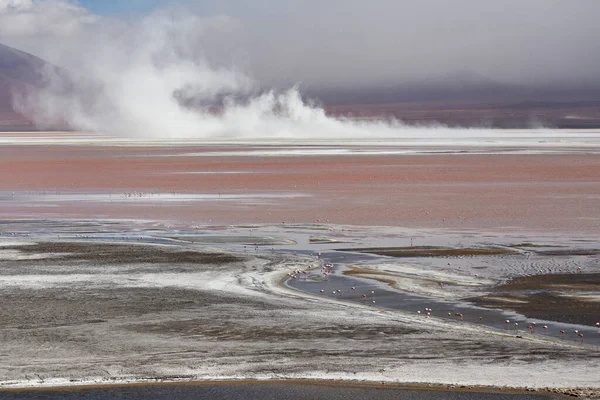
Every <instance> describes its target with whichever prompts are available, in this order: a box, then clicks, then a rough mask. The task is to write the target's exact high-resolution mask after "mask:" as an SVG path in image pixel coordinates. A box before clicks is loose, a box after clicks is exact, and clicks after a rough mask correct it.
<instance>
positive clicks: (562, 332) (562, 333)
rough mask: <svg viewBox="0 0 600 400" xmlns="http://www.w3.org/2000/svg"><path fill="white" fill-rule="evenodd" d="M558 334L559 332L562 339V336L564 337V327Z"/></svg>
mask: <svg viewBox="0 0 600 400" xmlns="http://www.w3.org/2000/svg"><path fill="white" fill-rule="evenodd" d="M560 334H561V336H562V338H563V339H564V338H565V330H564V329H561V330H560Z"/></svg>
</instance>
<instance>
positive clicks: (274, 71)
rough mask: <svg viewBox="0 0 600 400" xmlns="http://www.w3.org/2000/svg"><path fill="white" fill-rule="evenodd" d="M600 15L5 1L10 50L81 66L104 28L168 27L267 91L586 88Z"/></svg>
mask: <svg viewBox="0 0 600 400" xmlns="http://www.w3.org/2000/svg"><path fill="white" fill-rule="evenodd" d="M598 15H600V1H598V0H576V1H572V0H526V1H522V0H503V1H480V0H453V1H447V0H407V1H396V0H372V1H364V0H328V1H317V0H278V1H271V0H203V1H192V0H180V1H168V0H128V1H116V0H115V1H107V0H104V1H103V0H80V1H77V0H0V42H2V43H5V44H8V45H13V46H15V47H18V48H22V49H23V50H25V51H31V52H33V53H34V54H36V55H39V56H41V57H42V58H45V59H48V60H49V61H51V62H53V63H57V64H59V65H61V66H64V67H71V66H72V65H71V64H73V63H75V64H76V58H77V57H76V55H77V54H78V53H79V52H80V47H81V46H87V45H89V43H100V42H102V41H103V40H105V39H107V36H109V35H106V34H105V32H103V31H104V30H115V32H121V33H123V34H127V35H128V36H132V35H138V33H139V32H143V33H142V34H150V32H149V30H148V29H146V28H147V27H148V26H149V25H152V24H154V31H155V32H154V33H156V34H160V31H161V30H164V29H165V27H166V26H167V25H168V26H169V28H168V29H170V30H171V33H170V35H171V36H174V37H178V39H177V40H178V41H179V43H178V45H182V44H183V43H181V40H180V39H182V38H183V37H185V39H184V40H185V41H186V43H185V45H186V46H190V47H193V48H194V49H193V51H192V52H193V53H194V55H195V56H196V57H197V56H199V55H200V54H201V55H202V57H203V58H204V59H205V60H207V61H208V62H209V63H210V64H211V65H212V66H214V67H215V68H234V69H238V70H240V71H243V72H244V73H245V74H247V75H248V76H250V77H251V78H253V79H256V80H257V81H260V82H262V83H263V84H264V85H263V86H277V87H281V86H292V85H295V84H301V85H303V86H305V87H349V86H352V87H361V86H374V85H375V86H377V85H379V86H385V85H390V84H402V83H410V82H423V81H428V82H439V81H444V80H453V79H454V80H456V79H457V77H459V78H460V79H466V80H479V81H485V80H488V81H490V82H499V83H503V84H524V85H556V84H566V85H569V84H579V85H587V84H600V69H599V68H598V67H597V66H598V65H600V40H597V38H598V37H600V24H598V21H597V17H598ZM125 24H127V25H129V26H130V28H131V29H129V30H127V32H126V33H125V31H126V29H125V28H123V26H122V25H125ZM177 25H179V26H177ZM138 36H139V35H138ZM113 39H114V38H113ZM111 40H112V39H111ZM140 40H141V39H140ZM123 41H125V42H126V41H127V40H124V39H123ZM74 56H75V57H74ZM73 58H75V60H73Z"/></svg>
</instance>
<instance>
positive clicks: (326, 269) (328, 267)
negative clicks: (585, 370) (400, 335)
mask: <svg viewBox="0 0 600 400" xmlns="http://www.w3.org/2000/svg"><path fill="white" fill-rule="evenodd" d="M316 258H317V260H319V263H320V264H321V273H322V274H323V276H324V277H325V280H327V277H328V276H329V275H330V274H331V273H333V271H334V266H333V264H332V263H328V262H325V263H323V262H322V260H321V253H320V252H319V253H318V254H317V256H316ZM307 274H308V271H302V270H300V269H297V270H294V271H292V273H288V276H289V277H291V278H293V279H297V278H298V277H299V276H303V278H304V279H306V277H307ZM350 290H351V291H352V294H353V295H356V287H354V286H353V287H351V288H350ZM320 293H321V294H324V293H325V290H324V289H321V290H320ZM332 294H333V295H334V296H336V297H342V289H337V290H333V291H332ZM369 294H370V298H371V302H372V303H373V304H375V291H374V290H371V292H370V293H369ZM360 296H361V298H362V301H363V303H366V301H367V298H368V296H367V294H366V293H362V294H361V295H360ZM431 313H432V309H431V308H429V307H425V311H424V314H425V318H431ZM417 314H421V310H418V311H417ZM452 315H454V316H455V317H457V318H458V319H459V320H460V321H462V320H463V317H464V316H463V314H462V313H459V312H455V313H452V312H449V313H448V316H450V317H451V316H452ZM479 321H480V322H481V321H483V317H479ZM504 323H505V324H506V329H507V330H508V329H510V320H509V319H507V320H504ZM513 327H514V329H515V330H516V331H518V330H519V323H518V322H515V323H514V325H513ZM596 327H597V328H598V329H599V331H598V332H599V333H600V322H596ZM535 328H536V323H535V322H532V323H531V324H529V325H528V326H527V329H529V332H530V333H531V334H534V333H535ZM542 328H543V329H548V325H543V326H542ZM565 333H566V332H565V330H564V329H561V330H560V334H561V336H562V337H563V338H564V337H565ZM574 333H575V334H576V335H577V337H578V338H579V340H580V342H581V343H583V333H582V332H580V331H579V330H578V329H575V330H574Z"/></svg>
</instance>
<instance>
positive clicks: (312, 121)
mask: <svg viewBox="0 0 600 400" xmlns="http://www.w3.org/2000/svg"><path fill="white" fill-rule="evenodd" d="M23 21H28V23H27V26H29V27H30V28H28V29H21V30H19V29H20V28H18V27H19V26H20V25H21V24H22V23H23ZM0 26H1V27H2V28H0V40H3V39H4V38H7V39H10V44H19V43H21V44H23V45H24V47H25V50H30V48H33V47H35V46H36V45H37V46H39V44H40V43H42V44H43V47H38V48H37V49H38V52H37V53H38V54H39V55H40V56H42V57H45V58H49V59H50V61H53V62H55V63H57V64H59V65H60V66H61V67H64V68H65V70H56V69H48V70H47V71H45V74H46V76H47V78H48V85H47V87H46V88H44V89H43V90H41V91H40V92H30V93H20V94H19V95H18V96H15V105H16V107H17V108H18V109H19V110H20V111H22V112H23V113H25V114H26V115H27V116H29V117H30V118H32V119H33V120H34V121H35V122H36V123H38V124H39V125H41V126H43V125H47V124H52V123H56V122H57V121H64V122H67V123H68V124H69V125H70V126H72V127H73V128H76V129H80V130H86V131H97V132H103V133H112V134H116V135H123V136H135V137H159V138H160V137H173V138H185V137H189V138H261V137H262V138H264V137H294V138H300V137H357V138H368V137H411V136H415V134H416V131H417V130H416V129H415V128H407V127H403V126H402V124H400V123H398V122H356V121H348V120H337V119H333V118H330V117H328V116H326V115H325V112H324V111H323V109H321V108H319V107H315V106H312V105H309V104H307V103H305V102H304V101H303V100H302V99H301V96H300V94H299V92H298V90H297V88H295V87H293V88H291V89H289V90H287V91H283V92H281V91H268V92H259V91H258V87H259V85H258V84H257V82H255V81H254V80H253V79H252V78H251V77H249V76H247V75H246V74H245V73H243V72H242V71H241V70H242V69H243V68H242V67H243V64H244V62H243V56H242V57H241V60H240V62H239V63H238V62H236V59H237V58H236V56H237V55H238V53H236V51H235V46H233V47H231V48H225V49H224V50H223V51H222V52H219V51H216V52H215V51H214V49H213V48H212V47H214V43H231V42H232V39H235V38H237V37H239V35H240V32H239V31H240V29H241V27H240V22H239V21H238V20H237V19H235V18H232V17H225V16H220V17H211V18H202V17H199V16H196V15H193V14H190V13H186V12H183V11H181V10H174V9H169V10H163V11H160V12H156V13H154V14H152V15H150V16H146V17H143V18H140V19H137V20H119V19H111V18H106V17H99V16H94V15H92V14H91V13H90V12H88V11H87V10H86V9H84V8H82V7H80V6H78V5H77V4H76V3H72V2H67V1H61V0H38V1H36V0H8V1H7V0H0ZM209 48H211V51H207V50H206V49H209ZM227 51H232V52H233V54H234V56H233V57H232V56H228V55H227V54H226V53H227ZM209 53H210V54H209ZM271 62H273V63H276V62H277V60H276V59H273V60H271ZM418 131H419V133H418V135H419V136H426V137H427V136H432V137H435V136H437V135H440V134H441V132H440V129H437V128H436V129H433V128H432V129H428V130H418ZM470 134H471V133H469V134H466V135H467V136H468V135H470ZM472 134H473V135H476V132H475V131H473V132H472ZM442 135H443V133H442Z"/></svg>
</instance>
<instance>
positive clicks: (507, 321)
mask: <svg viewBox="0 0 600 400" xmlns="http://www.w3.org/2000/svg"><path fill="white" fill-rule="evenodd" d="M504 323H505V324H506V329H508V324H509V323H510V320H509V319H507V320H505V321H504Z"/></svg>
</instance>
